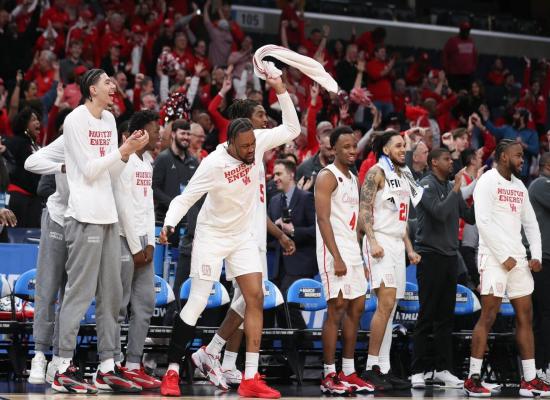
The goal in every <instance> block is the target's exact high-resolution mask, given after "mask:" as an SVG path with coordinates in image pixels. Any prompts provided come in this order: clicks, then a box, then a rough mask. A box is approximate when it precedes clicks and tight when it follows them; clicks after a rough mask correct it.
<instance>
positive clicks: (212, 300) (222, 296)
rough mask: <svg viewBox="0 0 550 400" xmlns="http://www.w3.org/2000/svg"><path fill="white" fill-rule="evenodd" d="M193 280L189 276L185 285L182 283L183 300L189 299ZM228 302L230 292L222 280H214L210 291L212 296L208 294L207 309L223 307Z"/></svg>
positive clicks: (181, 294) (181, 297) (181, 293)
mask: <svg viewBox="0 0 550 400" xmlns="http://www.w3.org/2000/svg"><path fill="white" fill-rule="evenodd" d="M191 282H192V279H191V278H188V279H187V280H186V281H185V282H184V283H183V285H181V290H180V299H181V300H182V302H185V301H187V300H188V299H189V293H190V292H191ZM227 303H229V293H227V289H226V288H225V287H224V286H223V285H222V284H221V283H220V282H212V291H211V292H210V296H208V302H207V303H206V309H210V308H216V307H221V306H223V305H226V304H227Z"/></svg>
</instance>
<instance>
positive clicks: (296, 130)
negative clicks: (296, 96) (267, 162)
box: [255, 92, 300, 153]
mask: <svg viewBox="0 0 550 400" xmlns="http://www.w3.org/2000/svg"><path fill="white" fill-rule="evenodd" d="M277 98H278V99H279V104H280V105H281V110H282V113H283V123H282V125H280V126H278V127H276V128H273V129H270V130H267V131H266V130H263V131H264V132H263V133H261V131H262V130H257V131H255V133H256V152H257V153H258V152H261V153H264V152H266V151H267V150H270V149H273V148H275V147H277V146H280V145H282V144H284V143H288V142H290V141H291V140H294V139H295V138H296V137H297V136H298V135H299V134H300V121H299V120H298V114H297V113H296V108H294V104H293V103H292V99H291V98H290V95H289V94H288V92H286V93H283V94H281V95H277Z"/></svg>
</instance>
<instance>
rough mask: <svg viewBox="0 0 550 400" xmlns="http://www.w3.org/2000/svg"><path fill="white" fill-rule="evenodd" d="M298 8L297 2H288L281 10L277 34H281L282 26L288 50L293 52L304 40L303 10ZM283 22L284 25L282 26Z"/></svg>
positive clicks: (293, 0) (294, 0) (290, 0)
mask: <svg viewBox="0 0 550 400" xmlns="http://www.w3.org/2000/svg"><path fill="white" fill-rule="evenodd" d="M302 4H304V3H302ZM298 7H299V5H298V0H289V1H288V2H287V5H286V7H285V8H283V12H282V13H281V19H280V22H279V24H280V25H281V26H280V27H279V32H282V28H283V26H284V28H285V33H286V40H287V41H288V45H289V48H291V49H293V50H296V49H297V48H298V46H299V45H300V44H301V43H302V42H303V39H304V24H305V21H304V10H303V8H300V9H298ZM285 21H286V22H285ZM283 22H285V23H284V24H283Z"/></svg>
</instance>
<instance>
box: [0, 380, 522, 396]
mask: <svg viewBox="0 0 550 400" xmlns="http://www.w3.org/2000/svg"><path fill="white" fill-rule="evenodd" d="M273 386H274V387H276V388H277V389H278V390H280V391H281V394H282V395H283V398H285V399H289V400H298V399H300V400H301V399H319V398H322V397H327V398H332V399H336V398H338V397H331V396H323V395H322V394H321V392H320V390H319V385H318V384H316V383H315V382H307V383H304V385H302V386H298V385H295V384H294V385H289V384H282V385H278V384H276V383H273ZM181 389H182V397H179V398H180V399H197V400H203V399H214V398H216V399H220V400H223V399H237V398H239V395H238V394H237V392H236V390H231V391H229V392H226V393H225V392H221V391H219V390H217V389H216V388H214V387H213V386H211V385H210V384H208V383H206V382H198V383H194V384H193V385H182V386H181ZM352 397H357V398H371V399H374V398H376V399H377V400H384V399H392V400H397V399H424V398H438V399H441V400H444V399H449V400H451V399H452V400H463V399H464V400H466V399H467V397H466V396H465V395H464V393H463V391H462V390H459V389H438V388H428V389H426V390H415V389H413V390H406V391H396V392H391V393H375V394H370V395H362V394H357V395H353V396H352ZM494 397H496V398H499V399H517V398H519V396H518V390H517V388H504V389H503V390H502V392H501V393H500V394H499V395H495V396H494ZM82 398H94V399H97V400H102V399H116V400H126V399H143V400H145V399H176V398H175V397H162V396H161V395H160V393H159V392H158V391H157V392H155V391H151V392H142V393H140V394H135V395H124V394H112V393H106V392H100V393H99V394H98V395H94V396H84V395H70V394H63V393H56V392H53V391H52V390H51V389H50V387H49V385H30V384H27V383H25V382H19V383H18V382H6V381H1V382H0V400H3V399H17V400H19V399H29V400H42V399H54V400H62V399H82Z"/></svg>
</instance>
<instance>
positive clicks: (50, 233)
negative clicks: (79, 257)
mask: <svg viewBox="0 0 550 400" xmlns="http://www.w3.org/2000/svg"><path fill="white" fill-rule="evenodd" d="M40 228H41V232H42V233H41V235H40V247H39V250H38V263H37V266H36V269H37V271H36V286H35V292H34V323H33V333H32V334H33V336H34V342H35V348H36V350H37V351H41V352H46V351H49V350H50V346H53V353H54V354H55V355H58V354H59V323H58V320H59V312H57V313H56V310H55V302H56V300H57V294H58V292H59V304H61V303H62V299H63V294H64V291H65V282H66V280H67V275H66V274H65V262H66V261H67V246H66V244H65V231H64V229H63V227H62V226H61V225H59V224H58V223H56V222H55V221H53V220H52V219H51V218H50V213H49V212H48V209H47V208H44V210H42V222H41V225H40ZM52 335H53V338H52Z"/></svg>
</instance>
